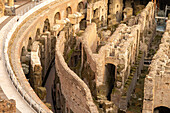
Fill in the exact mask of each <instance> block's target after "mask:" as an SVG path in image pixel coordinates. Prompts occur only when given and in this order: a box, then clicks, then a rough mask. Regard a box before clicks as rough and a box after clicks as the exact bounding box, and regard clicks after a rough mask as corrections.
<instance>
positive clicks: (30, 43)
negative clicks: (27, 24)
mask: <svg viewBox="0 0 170 113" xmlns="http://www.w3.org/2000/svg"><path fill="white" fill-rule="evenodd" d="M31 46H32V38H31V37H29V40H28V46H27V51H28V52H31Z"/></svg>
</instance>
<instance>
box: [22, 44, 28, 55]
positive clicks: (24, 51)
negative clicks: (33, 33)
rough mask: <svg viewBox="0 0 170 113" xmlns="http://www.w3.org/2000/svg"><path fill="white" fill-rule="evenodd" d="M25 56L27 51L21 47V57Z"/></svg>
mask: <svg viewBox="0 0 170 113" xmlns="http://www.w3.org/2000/svg"><path fill="white" fill-rule="evenodd" d="M26 54H27V50H26V48H25V46H23V47H22V50H21V56H25V55H26Z"/></svg>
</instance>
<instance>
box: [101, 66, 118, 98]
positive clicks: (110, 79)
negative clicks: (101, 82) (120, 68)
mask: <svg viewBox="0 0 170 113" xmlns="http://www.w3.org/2000/svg"><path fill="white" fill-rule="evenodd" d="M104 74H105V84H106V97H107V100H111V93H112V89H113V88H114V84H115V78H116V66H115V65H114V64H111V63H107V64H106V65H105V73H104Z"/></svg>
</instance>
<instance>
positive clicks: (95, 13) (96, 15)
mask: <svg viewBox="0 0 170 113" xmlns="http://www.w3.org/2000/svg"><path fill="white" fill-rule="evenodd" d="M93 17H94V18H98V17H99V9H98V8H96V9H95V10H94V13H93Z"/></svg>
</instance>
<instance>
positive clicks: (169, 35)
mask: <svg viewBox="0 0 170 113" xmlns="http://www.w3.org/2000/svg"><path fill="white" fill-rule="evenodd" d="M169 42H170V20H169V21H167V27H166V31H165V33H164V35H163V37H162V39H161V44H160V45H159V50H158V51H157V53H156V54H155V55H154V57H153V60H152V63H151V65H150V68H149V70H150V71H149V74H148V75H147V76H146V79H145V88H144V101H143V102H144V104H143V113H152V112H153V111H154V108H156V107H160V106H165V107H168V108H170V103H169V101H170V98H169V97H170V91H169V84H170V82H169V79H170V77H169V76H170V72H169V71H170V61H169V59H170V48H169V47H170V43H169Z"/></svg>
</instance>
